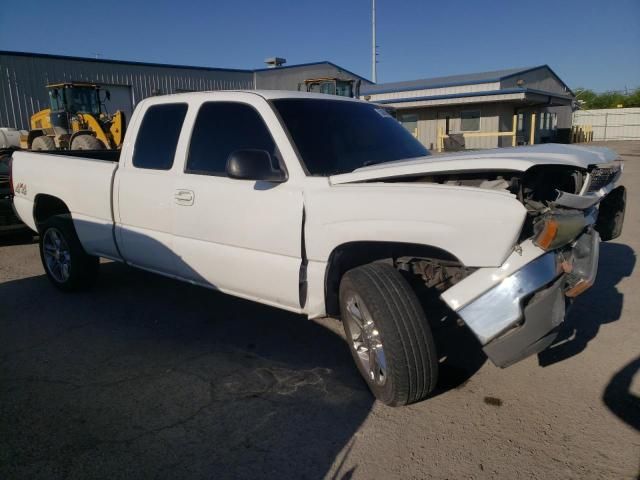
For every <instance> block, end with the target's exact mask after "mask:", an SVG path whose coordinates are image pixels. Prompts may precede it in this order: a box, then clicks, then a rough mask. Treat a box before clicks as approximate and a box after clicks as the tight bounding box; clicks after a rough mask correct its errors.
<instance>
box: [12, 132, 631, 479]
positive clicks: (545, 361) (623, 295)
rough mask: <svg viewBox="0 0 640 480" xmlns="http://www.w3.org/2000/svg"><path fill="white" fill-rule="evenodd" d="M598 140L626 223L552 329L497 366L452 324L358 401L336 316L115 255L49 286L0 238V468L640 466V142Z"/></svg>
mask: <svg viewBox="0 0 640 480" xmlns="http://www.w3.org/2000/svg"><path fill="white" fill-rule="evenodd" d="M608 146H610V147H612V148H614V149H616V150H618V151H619V153H621V154H622V155H623V158H624V159H625V160H626V163H625V173H624V177H623V179H624V183H625V184H626V185H627V187H628V190H629V192H628V205H627V217H626V223H625V229H624V232H623V235H622V237H621V238H619V239H617V240H616V241H613V242H609V243H606V244H603V245H602V249H601V254H600V265H599V274H598V279H597V283H596V285H595V286H594V287H593V288H592V289H591V290H589V291H588V292H587V293H585V294H584V295H583V296H581V297H579V298H578V299H577V301H576V303H575V305H574V306H573V309H572V310H571V313H570V315H569V318H568V320H567V322H566V323H565V324H564V326H563V333H562V335H561V337H560V340H559V341H558V342H557V343H556V345H554V346H553V347H552V348H551V349H550V350H548V351H545V352H543V353H541V354H540V355H538V356H534V357H531V358H528V359H527V360H525V361H522V362H520V363H519V364H516V365H514V366H513V367H510V368H508V369H505V370H500V369H498V368H496V367H494V366H493V365H492V364H491V363H490V362H488V361H487V360H486V358H485V357H484V356H483V355H482V354H481V352H480V350H479V347H478V346H477V344H475V342H474V341H473V339H470V338H469V337H468V335H466V334H465V333H464V331H457V332H456V333H454V334H451V335H452V336H451V337H448V338H446V339H440V341H441V343H442V344H443V345H445V348H448V349H450V351H451V354H450V355H449V356H448V357H449V358H448V359H447V362H446V363H445V365H444V366H443V369H442V373H441V381H440V385H439V388H438V390H437V392H436V394H435V395H434V396H433V398H431V399H429V400H427V401H424V402H421V403H419V404H416V405H412V406H409V407H404V408H395V409H394V408H389V407H385V406H383V405H381V404H379V403H376V402H374V401H373V397H372V396H371V395H370V394H369V392H368V391H367V389H366V386H365V384H364V383H363V381H361V379H360V378H359V376H358V374H357V372H356V369H355V367H354V366H353V364H352V360H351V358H350V355H349V352H348V350H347V347H346V345H345V343H344V341H343V339H342V337H341V327H340V325H339V324H338V322H337V321H336V320H331V319H328V320H323V321H321V322H312V321H308V320H305V319H304V318H303V317H300V316H297V315H293V314H290V313H286V312H282V311H279V310H276V309H272V308H269V307H265V306H261V305H257V304H253V303H251V302H247V301H243V300H238V299H235V298H232V297H229V296H226V295H223V294H219V293H216V292H211V291H209V290H205V289H202V288H199V287H194V286H191V285H187V284H182V283H178V282H175V281H172V280H169V279H165V278H162V277H158V276H154V275H152V274H148V273H145V272H140V271H136V270H133V269H130V268H128V267H126V266H123V265H119V264H115V263H105V264H103V265H102V266H101V274H100V279H99V281H98V284H97V285H96V287H95V288H94V289H93V290H91V291H89V292H84V293H80V294H72V295H68V294H62V293H60V292H58V291H56V290H55V289H54V288H53V287H52V286H51V285H50V284H49V282H48V281H47V279H46V277H45V276H44V273H43V270H42V267H41V265H40V259H39V255H38V249H37V244H35V243H29V242H26V241H24V240H20V239H6V238H5V239H3V240H0V478H2V479H13V478H25V479H26V478H29V479H40V478H41V479H57V478H70V479H92V478H109V479H120V478H167V479H177V478H210V479H222V478H282V479H284V478H309V479H315V478H331V479H371V478H375V479H378V478H380V479H390V478H416V479H426V478H451V479H460V478H509V479H513V478H538V479H552V478H559V479H560V478H562V479H567V478H576V479H578V478H579V479H590V478H611V479H613V478H629V479H636V478H640V373H638V372H639V370H640V323H639V321H640V320H639V319H640V295H639V294H638V292H639V291H640V277H639V276H638V275H637V274H636V273H635V267H636V256H637V252H638V251H639V250H640V222H639V220H640V211H639V208H638V207H639V205H640V142H617V143H609V144H608ZM274 281H277V279H274ZM445 334H447V335H449V332H440V333H439V335H445ZM454 347H455V348H454Z"/></svg>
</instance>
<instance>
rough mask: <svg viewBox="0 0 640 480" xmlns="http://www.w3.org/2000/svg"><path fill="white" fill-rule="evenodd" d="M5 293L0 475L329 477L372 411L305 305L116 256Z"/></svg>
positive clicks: (340, 348)
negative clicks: (246, 297) (90, 269)
mask: <svg viewBox="0 0 640 480" xmlns="http://www.w3.org/2000/svg"><path fill="white" fill-rule="evenodd" d="M0 298H2V299H3V301H2V303H3V304H2V310H1V311H0V338H2V343H0V477H2V478H66V477H76V478H171V479H175V478H216V479H220V478H322V477H323V476H325V475H326V474H327V473H328V472H329V471H330V469H331V467H332V464H333V463H334V461H338V460H339V459H337V457H339V455H340V452H341V451H342V449H343V448H344V447H345V446H346V445H348V444H349V442H352V441H353V440H352V437H353V435H354V433H355V432H356V430H357V429H358V428H359V426H360V425H361V424H362V422H363V421H364V420H365V418H366V417H367V415H368V414H369V412H370V410H371V408H372V405H373V397H372V396H371V394H370V393H369V391H368V390H367V389H366V386H365V384H364V382H363V381H362V380H361V378H360V377H359V375H358V373H357V371H356V369H355V368H354V367H353V365H352V360H351V357H350V355H349V352H348V349H347V347H346V345H345V344H344V341H343V339H342V338H341V337H340V336H339V335H337V334H335V333H333V332H332V331H331V330H330V329H329V328H326V327H324V326H322V325H319V324H317V323H315V322H311V321H308V320H306V319H305V318H304V317H301V316H299V315H295V314H290V313H287V312H283V311H280V310H277V309H273V308H269V307H265V306H262V305H258V304H255V303H253V302H249V301H243V300H239V299H236V298H233V297H230V296H227V295H223V294H219V293H216V292H211V291H209V290H206V289H203V288H198V287H193V286H191V285H188V284H183V283H180V282H176V281H173V280H169V279H165V278H162V277H159V276H156V275H153V274H147V273H145V272H141V271H137V270H133V269H130V268H128V267H126V266H123V265H120V264H115V263H108V264H103V265H101V274H100V279H99V281H98V285H97V287H96V288H95V289H93V290H92V291H90V292H86V293H79V294H73V295H65V294H62V293H60V292H58V291H56V290H55V289H54V288H53V287H52V286H51V285H50V284H49V282H48V280H47V279H46V277H45V276H38V277H32V278H27V279H23V280H17V281H12V282H7V283H4V284H0ZM356 468H357V467H356ZM351 473H353V472H351ZM344 474H347V475H348V474H349V472H343V473H342V475H344ZM339 475H340V472H337V474H336V477H335V478H340V477H339Z"/></svg>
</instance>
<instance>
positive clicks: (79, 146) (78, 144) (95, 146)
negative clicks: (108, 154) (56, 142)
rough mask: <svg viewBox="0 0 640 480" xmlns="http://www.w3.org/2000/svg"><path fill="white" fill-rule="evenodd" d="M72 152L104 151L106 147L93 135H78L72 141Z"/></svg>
mask: <svg viewBox="0 0 640 480" xmlns="http://www.w3.org/2000/svg"><path fill="white" fill-rule="evenodd" d="M71 150H104V145H103V144H102V142H101V141H100V140H98V139H97V138H96V137H94V136H93V135H88V134H87V135H78V136H77V137H75V138H74V139H73V140H72V141H71Z"/></svg>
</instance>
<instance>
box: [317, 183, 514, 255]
mask: <svg viewBox="0 0 640 480" xmlns="http://www.w3.org/2000/svg"><path fill="white" fill-rule="evenodd" d="M305 209H306V211H307V213H308V215H307V222H306V227H305V238H306V248H307V256H308V258H309V260H312V261H319V262H326V261H327V260H328V258H329V255H330V254H331V252H332V251H333V249H334V248H336V247H337V246H339V245H342V244H345V243H349V242H356V241H386V242H401V243H412V244H420V245H429V246H431V247H436V248H440V249H442V250H445V251H447V252H450V253H451V254H452V255H454V256H455V257H457V258H458V259H459V260H460V261H461V262H462V263H463V264H464V265H466V266H470V267H490V266H499V265H501V264H502V263H503V262H504V260H505V259H506V258H507V256H508V255H509V254H510V253H511V252H512V250H513V247H514V245H515V244H516V243H517V239H518V236H519V235H520V231H521V229H522V224H523V222H524V219H525V217H526V210H525V208H524V206H523V205H522V204H521V203H520V202H519V201H518V200H517V199H516V198H515V197H514V196H513V195H511V194H508V193H503V192H496V191H491V190H484V189H479V188H467V187H451V186H442V185H426V184H401V183H393V184H384V183H379V184H351V185H340V186H332V187H329V188H328V189H323V190H321V191H314V192H310V193H308V194H305Z"/></svg>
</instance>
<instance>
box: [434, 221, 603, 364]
mask: <svg viewBox="0 0 640 480" xmlns="http://www.w3.org/2000/svg"><path fill="white" fill-rule="evenodd" d="M599 248H600V237H599V235H598V233H597V232H596V231H594V230H591V231H589V232H587V233H584V234H583V235H581V236H580V237H579V238H578V239H577V240H576V241H575V242H573V244H572V246H571V248H564V249H559V250H556V251H552V252H548V253H544V254H543V255H541V256H538V257H537V258H535V259H533V260H531V261H529V262H528V263H526V264H525V265H524V266H522V267H521V268H518V269H517V270H515V271H508V274H507V275H505V276H504V277H503V278H501V279H500V280H499V281H498V282H497V283H496V284H495V285H494V286H492V287H491V288H490V289H489V290H486V291H484V292H483V293H482V294H480V295H479V296H477V297H476V298H475V299H474V300H472V301H470V302H468V303H466V304H465V305H463V306H462V307H460V308H458V309H456V308H454V310H456V312H457V314H458V315H459V316H460V318H461V319H462V320H463V321H464V322H465V324H466V325H467V326H468V327H469V328H470V329H471V331H472V332H473V333H474V334H475V335H476V337H477V338H478V340H479V341H480V343H481V344H482V347H483V349H484V351H485V353H486V354H487V356H488V357H489V358H490V359H491V361H492V362H493V363H494V364H496V365H497V366H499V367H507V366H509V365H512V364H513V363H515V362H518V361H519V360H522V359H523V358H525V357H528V356H529V355H532V354H534V353H537V352H540V351H541V350H544V349H545V348H546V347H548V346H549V345H550V344H551V343H552V342H553V340H554V339H555V338H556V336H557V334H558V332H557V327H558V326H559V325H560V324H561V323H562V322H563V321H564V319H565V315H566V310H567V306H568V304H569V302H570V298H571V297H574V296H576V295H578V294H580V293H582V292H583V291H584V290H586V289H587V288H588V287H589V286H591V285H592V284H593V282H594V281H595V277H596V273H597V270H598V255H599ZM510 268H513V267H510ZM497 270H499V269H497ZM502 270H505V268H504V266H503V268H502ZM506 270H509V267H507V268H506ZM461 283H464V281H463V282H461ZM454 288H455V287H454ZM445 294H448V295H443V299H444V300H445V302H447V303H448V304H449V305H450V306H452V302H455V300H454V297H455V294H451V293H449V292H445ZM453 306H455V304H454V305H453Z"/></svg>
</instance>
